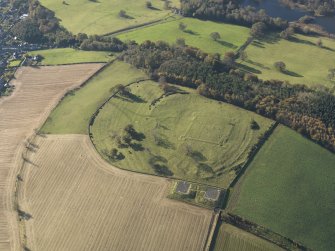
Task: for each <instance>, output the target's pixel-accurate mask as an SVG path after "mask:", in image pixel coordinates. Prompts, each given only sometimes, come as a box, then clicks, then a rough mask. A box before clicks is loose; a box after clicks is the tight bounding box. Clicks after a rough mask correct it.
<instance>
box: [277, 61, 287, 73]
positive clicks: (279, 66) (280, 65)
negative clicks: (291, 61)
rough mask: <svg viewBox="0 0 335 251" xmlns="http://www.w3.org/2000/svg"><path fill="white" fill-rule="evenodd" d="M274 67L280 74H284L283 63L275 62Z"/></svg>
mask: <svg viewBox="0 0 335 251" xmlns="http://www.w3.org/2000/svg"><path fill="white" fill-rule="evenodd" d="M274 67H275V68H276V69H277V70H278V71H280V72H284V71H285V70H286V64H285V63H284V62H283V61H278V62H275V63H274Z"/></svg>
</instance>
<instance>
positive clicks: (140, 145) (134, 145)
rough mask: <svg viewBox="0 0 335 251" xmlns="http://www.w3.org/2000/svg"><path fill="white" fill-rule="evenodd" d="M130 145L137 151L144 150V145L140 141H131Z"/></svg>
mask: <svg viewBox="0 0 335 251" xmlns="http://www.w3.org/2000/svg"><path fill="white" fill-rule="evenodd" d="M129 146H130V147H131V148H132V149H133V150H134V151H135V152H142V151H144V147H143V146H142V144H139V143H131V144H129Z"/></svg>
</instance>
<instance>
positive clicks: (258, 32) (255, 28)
mask: <svg viewBox="0 0 335 251" xmlns="http://www.w3.org/2000/svg"><path fill="white" fill-rule="evenodd" d="M265 30H266V25H265V23H263V22H257V23H254V24H253V25H252V26H251V29H250V35H251V36H253V37H262V36H264V33H265Z"/></svg>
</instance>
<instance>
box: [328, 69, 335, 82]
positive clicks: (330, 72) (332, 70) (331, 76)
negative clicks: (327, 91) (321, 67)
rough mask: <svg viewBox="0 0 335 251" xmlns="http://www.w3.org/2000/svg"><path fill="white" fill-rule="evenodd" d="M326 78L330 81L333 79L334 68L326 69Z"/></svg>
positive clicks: (334, 74) (334, 77)
mask: <svg viewBox="0 0 335 251" xmlns="http://www.w3.org/2000/svg"><path fill="white" fill-rule="evenodd" d="M328 79H329V80H330V81H335V68H333V69H329V70H328Z"/></svg>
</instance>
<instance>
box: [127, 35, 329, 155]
mask: <svg viewBox="0 0 335 251" xmlns="http://www.w3.org/2000/svg"><path fill="white" fill-rule="evenodd" d="M128 47H129V48H128V50H127V51H125V52H124V53H123V54H122V56H121V59H123V60H124V61H126V62H128V63H130V64H132V65H134V66H135V67H137V68H143V69H145V70H146V71H147V72H148V74H150V76H151V77H152V78H153V79H156V80H159V79H161V81H162V79H165V80H166V81H168V82H170V83H174V84H178V85H185V86H189V87H192V88H197V90H198V92H199V93H200V94H201V95H204V96H206V97H209V98H213V99H217V100H221V101H224V102H227V103H231V104H234V105H237V106H239V107H242V108H245V109H248V110H251V111H255V112H257V113H258V114H261V115H263V116H266V117H268V118H271V119H274V120H276V121H278V122H280V123H283V124H285V125H287V126H289V127H291V128H293V129H294V130H296V131H298V132H300V133H301V134H303V135H305V136H306V137H309V138H311V139H312V140H314V141H315V142H317V143H319V144H320V145H323V146H324V147H326V148H328V149H329V150H331V151H333V152H335V96H333V95H332V94H330V93H329V92H328V91H327V90H318V89H310V88H308V87H306V86H304V85H290V84H289V83H288V82H282V81H277V80H270V81H261V80H259V79H258V78H257V77H256V76H254V75H250V74H245V73H243V72H241V71H239V70H238V69H235V68H234V63H233V62H232V60H231V57H232V55H230V54H229V53H228V54H227V55H225V57H224V58H223V59H221V58H220V55H218V54H216V55H211V54H207V53H204V52H202V51H201V50H199V49H196V48H192V47H188V46H177V45H175V46H170V45H169V44H167V43H166V42H156V43H154V42H150V41H146V42H144V43H143V44H141V45H136V44H132V45H128Z"/></svg>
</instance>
